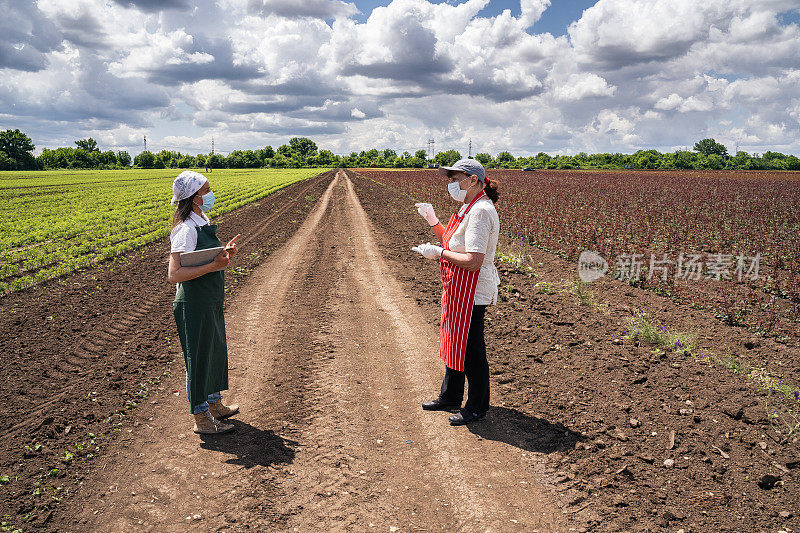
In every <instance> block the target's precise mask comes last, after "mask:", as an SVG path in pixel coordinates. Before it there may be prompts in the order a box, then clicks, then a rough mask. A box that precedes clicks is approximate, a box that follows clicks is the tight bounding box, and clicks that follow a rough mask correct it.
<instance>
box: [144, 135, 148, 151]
mask: <svg viewBox="0 0 800 533" xmlns="http://www.w3.org/2000/svg"><path fill="white" fill-rule="evenodd" d="M144 151H145V152H146V151H147V135H145V136H144Z"/></svg>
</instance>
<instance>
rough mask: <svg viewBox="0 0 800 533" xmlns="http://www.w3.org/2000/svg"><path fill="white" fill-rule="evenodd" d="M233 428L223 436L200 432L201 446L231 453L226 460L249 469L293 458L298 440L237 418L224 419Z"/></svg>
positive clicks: (286, 461) (288, 460)
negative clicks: (284, 436) (201, 433)
mask: <svg viewBox="0 0 800 533" xmlns="http://www.w3.org/2000/svg"><path fill="white" fill-rule="evenodd" d="M226 422H230V423H231V424H233V425H234V426H236V429H234V430H233V431H232V432H231V433H227V434H225V435H201V436H200V437H201V439H202V441H203V443H202V444H201V445H200V447H201V448H204V449H206V450H213V451H215V452H222V453H225V454H228V455H231V456H233V457H231V458H230V459H228V460H226V461H225V462H226V463H229V464H235V465H242V466H244V467H245V468H252V467H254V466H256V465H260V466H269V465H274V464H284V463H291V462H292V461H294V447H295V446H296V445H297V444H298V443H297V442H295V441H293V440H289V439H285V438H283V437H281V436H280V435H276V434H275V433H274V432H273V431H272V430H270V429H266V430H265V429H259V428H257V427H255V426H251V425H250V424H248V423H246V422H241V421H239V420H226Z"/></svg>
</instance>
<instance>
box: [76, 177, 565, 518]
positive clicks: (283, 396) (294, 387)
mask: <svg viewBox="0 0 800 533" xmlns="http://www.w3.org/2000/svg"><path fill="white" fill-rule="evenodd" d="M388 272H389V269H388V267H387V265H386V264H385V262H384V260H383V258H382V256H381V255H380V252H379V251H378V249H377V247H376V245H375V240H374V238H373V228H372V226H371V224H370V221H369V219H368V218H367V216H366V214H365V212H364V210H363V209H362V208H361V205H360V203H359V202H358V198H357V197H356V195H355V192H354V190H353V186H352V183H351V182H350V180H349V179H348V178H347V176H346V174H345V173H343V172H339V173H338V174H337V176H336V179H335V180H334V181H333V182H332V183H331V185H330V187H329V188H328V190H327V191H326V193H325V194H324V195H323V197H322V198H321V199H320V201H319V202H318V205H317V206H316V207H315V209H314V211H312V213H311V214H310V215H309V217H308V218H307V219H306V221H304V222H303V224H302V225H301V227H300V228H299V229H298V230H297V231H296V233H295V234H294V236H293V237H292V238H291V239H290V240H289V241H288V242H287V243H286V244H285V245H284V246H283V247H282V248H280V249H279V250H277V251H276V252H274V253H273V254H272V255H271V256H270V259H268V260H267V261H266V262H265V263H263V264H262V265H261V266H259V267H258V268H257V269H256V270H255V271H254V272H253V274H252V276H251V277H250V278H249V280H248V281H247V285H246V286H245V287H243V288H242V289H243V290H240V291H239V292H238V293H237V294H236V296H235V297H234V298H233V299H232V301H231V302H230V304H229V306H228V311H227V316H226V322H227V328H228V339H229V349H230V354H231V357H230V364H231V371H230V374H231V389H232V393H231V394H230V395H228V396H226V398H228V401H233V402H238V403H240V404H241V405H242V413H241V414H240V415H238V416H237V417H236V418H235V420H234V423H235V424H236V426H237V429H236V432H235V433H233V434H231V435H227V436H220V437H206V438H203V439H202V440H200V439H199V438H198V437H197V436H196V435H194V434H193V433H191V416H190V415H189V414H188V413H187V412H186V411H187V409H186V405H185V398H184V397H183V395H182V394H181V396H180V397H174V396H171V395H170V397H169V399H168V401H166V402H164V404H162V405H161V406H160V407H159V412H158V414H157V415H156V417H154V419H151V420H150V421H149V422H148V423H147V424H144V425H143V426H140V428H141V429H139V430H137V432H138V433H139V435H138V437H137V439H136V440H135V441H134V442H132V443H123V444H122V445H121V446H120V449H119V450H118V451H117V453H116V455H115V456H109V457H108V460H107V462H106V464H105V465H104V466H102V468H101V469H100V470H99V471H96V472H95V474H94V476H93V478H91V479H89V480H87V482H86V483H87V485H89V486H90V488H87V490H86V491H84V493H83V501H82V502H74V503H75V504H77V505H76V507H77V506H82V510H81V511H79V512H78V513H77V521H76V523H77V524H80V526H79V529H81V530H86V531H96V530H103V531H129V530H134V529H135V530H146V531H147V530H157V531H184V530H186V529H190V528H191V529H201V530H242V529H255V530H290V531H291V530H296V531H317V530H330V531H347V530H356V531H360V530H368V529H370V526H374V527H375V528H376V530H383V531H386V530H390V528H392V527H396V528H399V530H402V531H423V530H425V531H427V530H447V531H453V530H463V531H472V530H480V531H563V530H566V526H565V523H564V520H565V518H564V516H563V515H562V512H561V510H560V508H559V507H558V506H557V505H556V504H555V503H554V500H553V499H552V497H551V496H550V494H549V493H548V492H547V491H546V490H545V489H544V488H543V487H542V486H540V485H539V484H538V483H537V482H536V479H541V475H540V474H541V471H542V463H541V459H540V458H539V457H537V456H535V455H534V454H530V453H528V454H526V453H525V452H524V451H523V450H520V449H518V448H517V447H514V446H511V445H508V444H504V443H502V442H499V441H492V440H488V439H482V438H480V437H479V436H477V435H475V434H474V433H471V432H470V431H469V430H468V429H466V428H452V427H450V426H449V425H448V423H447V416H448V414H447V413H430V412H424V411H422V410H421V409H420V407H419V403H420V402H421V401H422V400H423V399H426V398H427V397H428V396H430V395H432V394H435V393H436V391H437V390H438V387H439V383H440V379H441V375H442V368H441V364H440V363H439V360H438V357H437V356H436V354H437V353H438V346H437V338H438V330H437V329H436V327H435V326H434V325H431V324H429V323H428V321H427V320H426V317H424V316H422V315H421V313H420V311H419V310H418V309H417V308H416V306H414V305H413V300H412V299H406V298H404V296H405V295H404V293H403V291H402V289H401V287H400V285H399V283H398V282H397V280H395V279H394V278H393V277H392V276H391V275H387V273H388ZM180 377H182V376H180ZM175 381H176V383H181V382H182V380H181V379H179V378H175ZM178 388H181V389H182V386H179V387H178Z"/></svg>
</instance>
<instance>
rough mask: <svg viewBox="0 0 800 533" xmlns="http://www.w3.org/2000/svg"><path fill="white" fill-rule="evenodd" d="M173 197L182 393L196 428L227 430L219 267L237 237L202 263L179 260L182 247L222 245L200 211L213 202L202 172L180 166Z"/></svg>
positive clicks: (230, 409) (172, 277) (233, 409)
mask: <svg viewBox="0 0 800 533" xmlns="http://www.w3.org/2000/svg"><path fill="white" fill-rule="evenodd" d="M172 192H173V197H172V203H173V204H174V203H175V202H178V208H177V209H176V210H175V218H174V220H173V226H172V232H171V233H170V241H171V253H170V258H169V270H168V272H167V279H168V280H169V282H170V283H177V284H178V292H177V294H176V295H175V301H174V302H173V304H172V309H173V313H174V315H175V322H176V324H177V325H178V337H180V340H181V347H182V348H183V358H184V361H185V362H186V394H187V396H188V397H189V406H190V408H191V412H192V414H193V415H194V420H195V426H194V431H195V433H203V434H217V433H227V432H228V431H231V430H232V429H233V427H234V426H233V425H232V424H226V423H224V422H222V419H224V418H227V417H229V416H231V415H233V414H236V413H237V412H238V411H239V406H238V405H230V406H226V405H224V404H223V403H222V394H220V391H222V390H226V389H227V388H228V347H227V343H226V340H225V318H224V316H223V314H222V303H223V299H224V297H225V277H224V273H223V269H224V268H225V267H227V266H228V261H230V258H231V257H233V256H234V255H236V251H237V250H236V239H237V238H238V237H239V236H238V235H237V236H236V237H234V238H233V239H231V241H230V242H229V243H228V244H227V245H226V246H225V249H224V250H223V251H222V252H220V254H219V255H217V256H216V258H214V261H213V262H211V263H208V264H206V265H201V266H193V267H186V266H181V260H180V256H181V253H183V252H193V251H195V250H204V249H206V248H214V247H217V246H222V243H221V242H220V240H219V239H218V238H217V226H216V225H214V224H210V223H209V222H210V221H209V219H208V217H207V216H206V215H205V211H208V210H209V209H211V207H212V206H213V205H214V193H213V192H211V184H210V183H209V182H208V180H207V179H206V178H205V176H203V175H202V174H199V173H197V172H193V171H191V170H187V171H184V172H181V173H180V174H179V175H178V177H177V178H175V181H174V182H173V184H172Z"/></svg>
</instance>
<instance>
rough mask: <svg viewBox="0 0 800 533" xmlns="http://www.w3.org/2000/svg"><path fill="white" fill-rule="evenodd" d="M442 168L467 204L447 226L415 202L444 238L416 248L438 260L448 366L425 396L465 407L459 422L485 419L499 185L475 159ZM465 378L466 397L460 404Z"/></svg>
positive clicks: (449, 407)
mask: <svg viewBox="0 0 800 533" xmlns="http://www.w3.org/2000/svg"><path fill="white" fill-rule="evenodd" d="M439 171H440V172H441V173H443V174H447V177H448V178H449V179H450V183H449V184H448V187H447V188H448V191H449V192H450V196H452V198H453V199H454V200H455V201H457V202H459V203H461V204H462V205H461V209H459V210H458V212H457V213H455V214H453V216H451V217H450V222H449V223H448V224H447V227H444V226H442V225H441V224H440V223H439V219H438V218H437V217H436V213H435V212H434V210H433V207H432V206H431V204H416V207H417V210H418V211H419V214H420V215H422V216H423V217H424V218H425V220H426V221H427V222H428V223H429V224H430V225H431V229H432V230H433V232H434V233H435V234H436V236H437V237H438V238H439V240H440V241H441V243H442V246H436V245H433V244H430V243H427V244H420V245H419V246H416V247H414V248H413V250H414V251H416V252H419V253H420V254H422V255H423V256H424V257H426V258H428V259H438V260H439V270H440V273H441V278H442V287H443V290H442V319H441V329H440V333H439V357H440V358H441V359H442V361H444V364H445V367H446V368H445V375H444V380H443V381H442V389H441V392H440V394H439V397H438V398H436V399H435V400H431V401H427V402H424V403H423V404H422V408H423V409H425V410H428V411H453V410H456V409H460V410H459V412H458V413H457V414H455V415H453V416H451V417H450V424H452V425H454V426H460V425H463V424H467V423H469V422H472V421H474V420H480V419H481V418H483V417H484V415H485V414H486V411H487V410H488V409H489V363H488V362H487V359H486V344H485V342H484V338H483V318H484V314H485V313H486V307H487V306H488V305H490V304H495V303H496V302H497V286H498V284H499V283H500V278H499V276H498V275H497V269H496V268H495V266H494V253H495V249H496V248H497V238H498V236H499V234H500V220H499V218H498V216H497V210H496V209H495V207H494V203H495V202H496V201H497V197H498V188H497V183H496V182H494V181H492V180H490V179H489V178H487V177H486V171H485V170H484V169H483V166H482V165H481V164H480V163H479V162H478V161H476V160H474V159H461V160H459V161H457V162H456V163H455V164H454V165H453V166H452V167H441V168H440V169H439ZM465 380H466V382H467V383H468V392H467V403H466V404H464V406H463V407H461V403H462V401H463V398H464V381H465Z"/></svg>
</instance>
